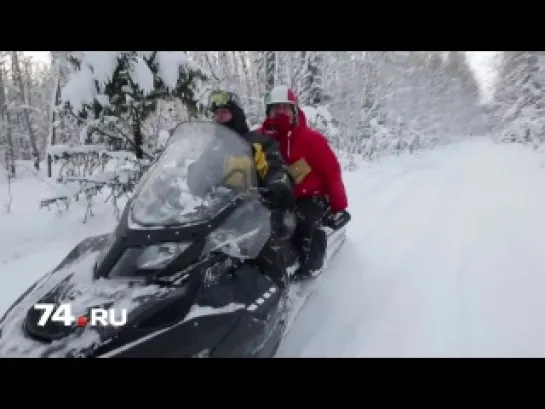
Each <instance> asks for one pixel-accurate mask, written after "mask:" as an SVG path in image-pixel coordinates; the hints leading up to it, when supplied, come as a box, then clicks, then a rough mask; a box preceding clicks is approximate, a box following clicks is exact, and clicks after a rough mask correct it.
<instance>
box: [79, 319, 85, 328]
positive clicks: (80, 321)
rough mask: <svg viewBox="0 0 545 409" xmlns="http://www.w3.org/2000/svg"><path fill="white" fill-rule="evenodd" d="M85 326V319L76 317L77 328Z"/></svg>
mask: <svg viewBox="0 0 545 409" xmlns="http://www.w3.org/2000/svg"><path fill="white" fill-rule="evenodd" d="M86 325H87V317H84V316H81V317H78V327H81V328H83V327H85V326H86Z"/></svg>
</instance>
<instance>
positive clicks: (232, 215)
mask: <svg viewBox="0 0 545 409" xmlns="http://www.w3.org/2000/svg"><path fill="white" fill-rule="evenodd" d="M218 154H221V155H220V156H217V155H218ZM214 155H216V156H214ZM219 157H221V158H223V159H222V160H219V159H218V158H219ZM253 164H254V161H253V156H252V148H251V146H250V145H249V144H248V143H247V142H246V141H244V139H242V138H241V137H240V136H239V135H237V134H235V133H234V132H232V131H230V130H229V129H227V128H226V127H223V126H221V125H216V124H214V123H211V122H210V123H209V122H187V123H182V124H180V125H179V126H178V127H177V128H176V129H175V130H174V131H173V133H172V136H171V139H170V141H169V144H168V146H167V147H166V149H165V150H164V151H163V153H162V154H161V157H160V158H159V159H158V160H157V162H156V163H155V164H154V165H152V166H151V167H150V169H148V171H147V172H146V173H145V174H144V176H143V177H142V178H141V180H140V181H139V183H138V185H137V186H136V188H135V191H134V195H133V196H132V198H131V199H130V200H129V201H128V202H127V205H126V206H125V209H124V211H123V213H122V216H121V217H120V221H119V223H118V225H117V227H116V229H115V230H114V231H113V233H111V234H105V235H100V236H95V237H89V238H86V239H84V240H83V241H81V242H80V243H79V244H78V245H76V247H75V248H74V249H73V250H72V251H71V252H70V253H69V254H68V255H67V256H66V257H65V259H64V260H62V262H61V263H60V264H59V265H58V266H57V267H56V268H55V269H54V270H53V271H51V272H49V273H48V274H46V275H44V276H43V277H42V278H41V279H39V280H38V281H37V282H36V283H35V284H34V285H32V286H31V287H30V288H29V289H28V290H27V291H26V292H24V294H22V295H21V296H20V297H19V299H17V300H16V301H15V303H14V304H13V305H12V306H11V307H10V308H9V309H8V310H7V312H6V313H5V314H4V316H3V317H2V319H1V320H0V356H1V357H16V356H19V357H72V358H76V357H84V358H91V357H101V358H108V357H273V356H274V355H275V353H276V351H277V349H278V347H279V345H280V342H281V340H282V336H283V333H284V331H285V328H286V319H287V318H286V317H287V314H288V312H289V302H288V288H289V285H285V286H283V285H281V284H279V283H277V280H274V279H273V278H272V277H271V276H270V275H268V274H266V273H264V272H263V271H262V269H261V268H260V267H259V266H258V265H257V264H256V263H255V262H254V260H255V259H256V257H257V256H258V254H259V253H260V252H261V251H262V250H263V248H264V246H266V245H269V243H270V242H271V240H270V239H271V237H272V236H274V235H275V233H274V231H273V230H274V229H273V227H272V226H273V223H272V220H273V214H272V210H271V209H270V207H268V206H265V205H264V203H263V201H262V200H261V196H260V194H259V192H258V185H257V177H256V175H257V173H256V170H255V168H254V167H253V166H254V165H253ZM291 216H292V217H290V215H285V217H284V218H282V223H283V224H282V226H281V229H279V231H281V232H282V233H281V234H280V233H279V234H278V235H277V237H276V239H275V240H274V242H275V243H276V245H277V246H279V249H280V250H279V254H281V255H282V257H283V258H284V261H285V262H286V265H291V266H296V264H297V253H296V251H295V250H294V249H293V247H292V246H291V243H290V236H291V235H292V234H293V230H294V227H295V226H294V223H293V220H294V219H293V215H291ZM290 220H291V221H290ZM329 237H330V245H331V248H329V249H328V254H331V253H332V252H334V251H335V250H336V249H338V248H339V246H340V245H341V244H342V242H343V241H344V227H343V228H340V229H338V230H337V231H333V230H331V231H330V236H329ZM293 270H294V268H291V269H288V271H293ZM287 274H288V273H286V275H287ZM286 281H289V277H287V280H286ZM39 304H42V305H43V304H46V305H49V306H50V307H49V308H50V309H49V312H50V314H49V315H48V316H45V317H44V310H43V308H42V307H40V308H42V309H40V308H37V305H39ZM67 306H68V309H67ZM61 307H62V308H64V310H63V311H64V312H65V314H64V315H62V316H61V314H58V311H61ZM99 310H100V311H110V312H113V314H116V313H121V312H123V311H125V314H126V315H125V320H124V322H121V323H122V325H117V324H119V322H117V324H116V323H114V322H113V321H107V320H98V319H96V320H93V319H92V318H93V314H94V312H96V311H99ZM67 311H68V312H69V313H66V312H67ZM56 313H57V314H56ZM95 318H96V317H95Z"/></svg>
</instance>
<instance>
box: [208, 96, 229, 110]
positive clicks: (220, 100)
mask: <svg viewBox="0 0 545 409" xmlns="http://www.w3.org/2000/svg"><path fill="white" fill-rule="evenodd" d="M230 101H231V94H230V93H229V92H225V91H214V92H212V94H210V101H209V107H210V109H211V110H212V111H213V110H215V109H218V108H220V107H222V106H225V105H227V104H228V103H229V102H230Z"/></svg>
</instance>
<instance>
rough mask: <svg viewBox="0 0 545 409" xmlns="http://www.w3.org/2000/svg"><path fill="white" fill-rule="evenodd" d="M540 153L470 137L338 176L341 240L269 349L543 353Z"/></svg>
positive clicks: (350, 353) (330, 353)
mask: <svg viewBox="0 0 545 409" xmlns="http://www.w3.org/2000/svg"><path fill="white" fill-rule="evenodd" d="M541 161H542V159H541V158H540V157H539V156H538V155H536V154H535V153H534V152H532V151H530V150H528V148H524V147H521V146H515V145H495V144H493V143H492V142H490V141H488V140H480V139H477V140H474V141H469V142H465V143H461V144H459V145H455V146H451V147H448V148H442V149H438V150H437V151H435V152H431V153H426V154H425V155H424V156H423V157H422V159H421V160H420V161H414V162H412V163H409V164H407V165H405V166H402V165H392V164H385V165H384V166H382V165H379V167H378V169H380V168H381V167H383V168H384V172H379V171H377V172H369V176H367V175H366V173H365V171H363V172H357V173H354V174H349V175H347V176H346V180H347V185H348V190H349V199H350V203H351V211H352V214H353V222H352V223H351V224H350V225H349V227H348V238H347V240H346V242H345V244H344V246H343V248H341V250H340V251H339V252H338V253H337V256H336V258H335V259H334V261H333V263H332V266H331V268H330V269H329V271H327V272H326V273H324V275H323V276H321V277H320V280H321V282H319V283H317V289H316V290H315V292H314V294H313V295H312V297H311V298H309V300H308V301H307V303H306V304H305V306H304V307H303V309H302V310H301V312H300V313H299V315H298V317H297V319H296V320H295V322H294V324H293V327H292V328H291V331H290V333H289V334H288V336H287V337H286V339H285V340H284V342H283V343H282V345H281V347H280V350H279V351H278V356H280V357H287V356H289V357H296V356H300V357H311V356H312V357H414V356H431V357H462V356H463V357H484V356H529V357H534V356H545V169H543V168H542V167H541V163H540V162H541ZM394 166H396V168H399V167H401V168H402V171H399V169H396V170H393V169H392V168H393V167H394Z"/></svg>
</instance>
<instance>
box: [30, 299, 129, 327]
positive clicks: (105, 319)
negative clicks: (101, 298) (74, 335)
mask: <svg viewBox="0 0 545 409" xmlns="http://www.w3.org/2000/svg"><path fill="white" fill-rule="evenodd" d="M34 309H36V310H40V311H43V313H42V315H41V316H40V319H39V320H38V326H40V327H43V326H45V324H47V321H51V322H60V323H63V324H64V325H65V326H67V327H71V326H73V325H74V324H77V326H78V327H85V326H87V325H88V324H89V325H91V326H97V325H100V326H104V327H107V326H112V327H121V326H123V325H125V324H126V323H127V316H128V312H127V309H126V308H118V309H114V308H108V309H106V308H91V309H90V310H89V315H80V316H75V315H74V314H72V307H71V306H70V304H66V303H65V304H60V305H59V306H58V307H56V306H55V304H50V303H41V304H35V305H34Z"/></svg>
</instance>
